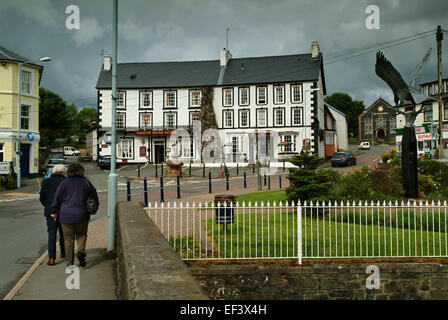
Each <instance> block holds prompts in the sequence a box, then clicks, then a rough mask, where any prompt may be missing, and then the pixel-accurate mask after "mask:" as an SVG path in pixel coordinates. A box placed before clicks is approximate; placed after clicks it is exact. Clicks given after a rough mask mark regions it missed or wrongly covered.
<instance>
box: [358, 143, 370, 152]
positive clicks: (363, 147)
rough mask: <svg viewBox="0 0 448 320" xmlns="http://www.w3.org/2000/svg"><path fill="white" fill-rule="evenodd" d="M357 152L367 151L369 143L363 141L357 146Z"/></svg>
mask: <svg viewBox="0 0 448 320" xmlns="http://www.w3.org/2000/svg"><path fill="white" fill-rule="evenodd" d="M358 149H359V150H369V149H370V142H367V141H363V142H361V143H360V144H359V147H358Z"/></svg>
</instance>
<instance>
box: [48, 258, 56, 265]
mask: <svg viewBox="0 0 448 320" xmlns="http://www.w3.org/2000/svg"><path fill="white" fill-rule="evenodd" d="M55 264H56V262H55V259H54V258H50V259H48V262H47V265H49V266H54V265H55Z"/></svg>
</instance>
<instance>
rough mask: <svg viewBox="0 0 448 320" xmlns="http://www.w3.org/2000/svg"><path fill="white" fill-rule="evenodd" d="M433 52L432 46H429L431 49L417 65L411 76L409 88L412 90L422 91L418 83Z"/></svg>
mask: <svg viewBox="0 0 448 320" xmlns="http://www.w3.org/2000/svg"><path fill="white" fill-rule="evenodd" d="M431 52H432V47H431V48H429V50H428V51H427V52H426V54H425V55H424V57H423V59H422V61H420V63H419V64H418V65H417V67H416V68H415V71H414V73H413V74H412V76H411V79H410V80H409V88H410V89H411V91H412V92H420V90H419V89H420V88H419V86H418V85H417V82H418V81H420V77H421V75H422V72H423V69H424V68H425V66H426V64H427V63H428V61H429V57H430V56H431Z"/></svg>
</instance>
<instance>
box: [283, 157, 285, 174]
mask: <svg viewBox="0 0 448 320" xmlns="http://www.w3.org/2000/svg"><path fill="white" fill-rule="evenodd" d="M283 171H285V159H283Z"/></svg>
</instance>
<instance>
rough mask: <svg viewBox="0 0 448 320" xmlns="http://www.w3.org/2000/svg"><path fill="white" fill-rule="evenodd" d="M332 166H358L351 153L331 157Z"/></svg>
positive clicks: (336, 154) (337, 153)
mask: <svg viewBox="0 0 448 320" xmlns="http://www.w3.org/2000/svg"><path fill="white" fill-rule="evenodd" d="M330 161H331V166H332V167H335V166H350V165H355V164H356V157H355V156H354V155H353V153H351V152H335V153H334V154H333V155H332V156H331V159H330Z"/></svg>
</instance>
